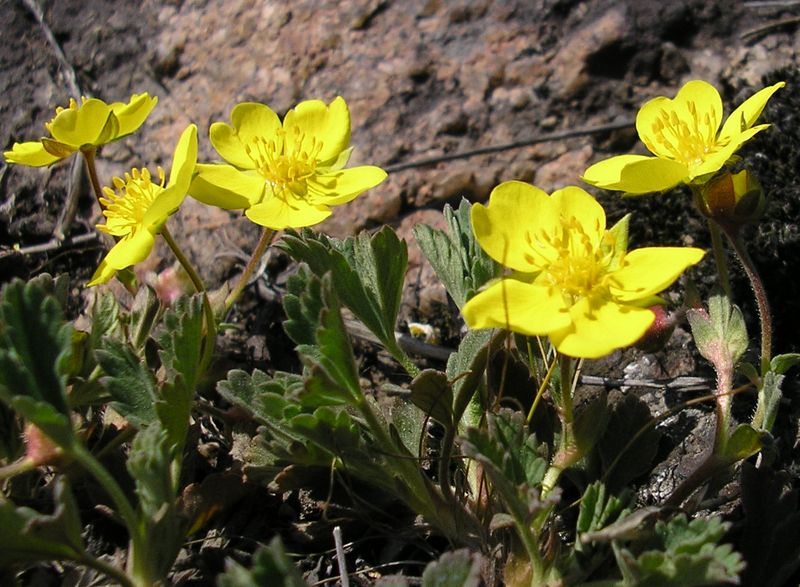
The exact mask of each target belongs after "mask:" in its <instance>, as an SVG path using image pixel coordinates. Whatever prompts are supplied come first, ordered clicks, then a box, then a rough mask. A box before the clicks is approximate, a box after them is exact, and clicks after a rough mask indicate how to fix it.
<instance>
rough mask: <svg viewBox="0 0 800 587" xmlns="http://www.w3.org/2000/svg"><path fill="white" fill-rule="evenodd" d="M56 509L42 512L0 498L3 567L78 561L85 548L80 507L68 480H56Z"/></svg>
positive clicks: (0, 561)
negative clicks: (42, 562)
mask: <svg viewBox="0 0 800 587" xmlns="http://www.w3.org/2000/svg"><path fill="white" fill-rule="evenodd" d="M53 497H54V498H55V504H56V507H55V510H54V511H53V513H52V514H50V515H46V514H40V513H39V512H37V511H35V510H33V509H30V508H27V507H15V506H14V504H13V503H11V502H10V501H5V500H0V528H2V529H3V531H2V532H0V567H2V566H5V565H10V564H19V563H21V562H25V561H39V560H41V561H52V560H75V559H78V558H80V557H81V556H82V553H83V551H84V546H83V539H82V538H81V531H82V524H81V520H80V516H79V514H78V507H77V504H76V503H75V500H74V498H73V496H72V492H71V491H70V489H69V486H68V484H67V482H66V480H65V479H64V478H63V477H59V478H58V479H57V480H56V483H55V489H54V496H53Z"/></svg>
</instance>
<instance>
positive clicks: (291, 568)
mask: <svg viewBox="0 0 800 587" xmlns="http://www.w3.org/2000/svg"><path fill="white" fill-rule="evenodd" d="M217 585H219V587H253V586H254V585H274V586H275V587H307V586H308V583H306V582H305V581H303V578H302V576H301V575H300V572H299V571H298V570H297V568H296V567H295V564H294V562H292V560H291V559H290V558H289V557H288V556H287V554H286V551H285V550H284V548H283V543H282V542H281V539H280V536H276V537H275V538H273V539H272V541H271V542H270V543H269V545H268V546H266V547H261V548H259V549H258V550H256V551H255V553H254V554H253V562H252V566H251V568H250V569H245V568H244V567H243V566H242V565H240V564H239V563H237V562H235V561H233V560H229V561H228V563H227V565H226V569H225V573H224V574H222V575H220V576H219V577H218V578H217Z"/></svg>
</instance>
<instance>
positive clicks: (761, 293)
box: [722, 226, 772, 375]
mask: <svg viewBox="0 0 800 587" xmlns="http://www.w3.org/2000/svg"><path fill="white" fill-rule="evenodd" d="M722 229H723V230H724V231H725V236H727V237H728V240H729V241H730V243H731V246H732V247H733V251H734V252H735V253H736V256H737V257H738V259H739V262H740V263H741V265H742V268H743V269H744V272H745V274H746V275H747V279H749V280H750V287H751V288H752V289H753V294H754V296H755V299H756V305H757V307H758V319H759V322H760V326H761V374H762V375H763V374H765V373H766V372H767V371H769V366H770V361H771V360H772V312H771V311H770V307H769V299H768V298H767V290H766V288H765V287H764V281H763V280H762V279H761V276H760V275H759V273H758V270H757V269H756V266H755V263H753V259H752V257H750V253H748V252H747V248H746V247H745V246H744V243H743V242H742V239H741V237H740V236H739V233H738V231H736V230H735V229H731V228H727V227H725V226H722Z"/></svg>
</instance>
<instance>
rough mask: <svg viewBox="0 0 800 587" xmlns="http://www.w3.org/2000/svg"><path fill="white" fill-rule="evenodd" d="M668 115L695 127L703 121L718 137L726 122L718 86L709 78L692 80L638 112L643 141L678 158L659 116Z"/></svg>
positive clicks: (710, 133)
mask: <svg viewBox="0 0 800 587" xmlns="http://www.w3.org/2000/svg"><path fill="white" fill-rule="evenodd" d="M664 115H666V116H668V117H670V118H676V119H677V120H678V121H680V122H683V123H685V124H686V125H687V128H689V129H692V130H693V131H694V129H695V128H696V127H697V123H698V122H699V124H700V125H701V128H702V129H703V130H702V131H701V132H702V134H704V135H707V136H708V137H714V136H716V134H717V129H719V125H720V123H721V122H722V98H721V97H720V95H719V92H718V91H717V89H716V88H715V87H714V86H712V85H711V84H709V83H708V82H704V81H702V80H692V81H690V82H687V83H686V84H685V85H684V86H683V87H682V88H681V89H680V90H679V91H678V94H677V95H676V96H675V98H674V99H672V100H671V99H669V98H665V97H658V98H654V99H652V100H650V101H648V102H646V103H645V104H644V105H643V106H642V107H641V108H640V109H639V112H638V114H637V115H636V131H637V132H638V133H639V137H640V138H641V139H642V142H643V143H644V144H645V145H646V146H647V148H648V149H650V151H651V152H652V153H653V154H654V155H656V156H658V157H663V158H665V159H674V158H675V154H674V153H673V152H672V151H671V150H669V149H668V148H667V147H666V146H665V145H664V144H662V142H661V140H660V133H659V131H658V129H659V127H660V125H659V120H660V119H661V117H662V116H664ZM706 118H707V120H708V126H707V127H706V126H705V125H706Z"/></svg>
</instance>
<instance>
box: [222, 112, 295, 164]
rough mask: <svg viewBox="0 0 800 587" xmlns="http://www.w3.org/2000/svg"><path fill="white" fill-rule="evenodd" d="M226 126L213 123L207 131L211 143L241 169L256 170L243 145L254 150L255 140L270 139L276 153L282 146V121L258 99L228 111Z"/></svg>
mask: <svg viewBox="0 0 800 587" xmlns="http://www.w3.org/2000/svg"><path fill="white" fill-rule="evenodd" d="M231 122H232V123H233V126H229V125H227V124H225V123H223V122H215V123H214V124H212V125H211V128H210V130H209V138H210V139H211V144H212V145H214V148H215V149H216V150H217V152H218V153H219V154H220V155H221V156H222V158H223V159H225V161H227V162H228V163H230V164H231V165H235V166H236V167H238V168H240V169H255V164H254V162H253V159H252V158H251V157H250V156H249V155H248V154H247V151H246V150H245V146H246V145H247V146H250V148H251V149H257V142H258V141H261V140H263V141H273V142H274V143H275V152H277V153H280V152H281V151H282V149H283V137H282V134H281V133H280V132H279V131H280V129H281V121H280V119H279V118H278V115H277V114H275V112H273V111H272V109H271V108H270V107H269V106H266V105H264V104H259V103H257V102H242V103H241V104H237V105H236V106H235V107H234V108H233V111H232V112H231Z"/></svg>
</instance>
